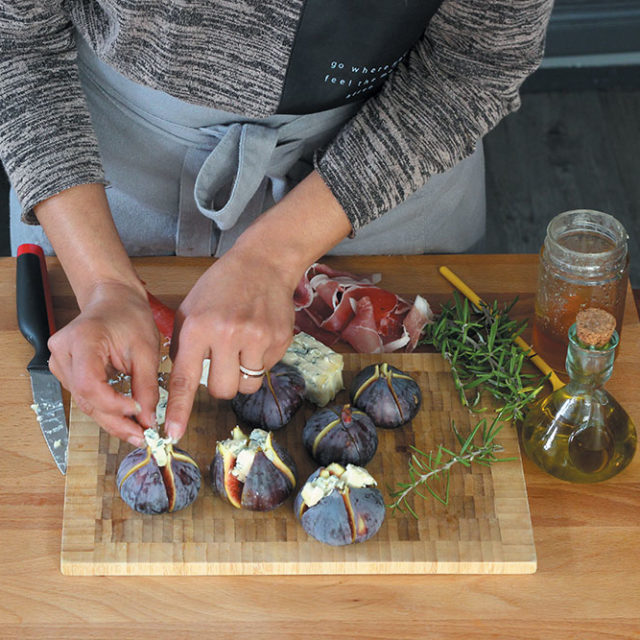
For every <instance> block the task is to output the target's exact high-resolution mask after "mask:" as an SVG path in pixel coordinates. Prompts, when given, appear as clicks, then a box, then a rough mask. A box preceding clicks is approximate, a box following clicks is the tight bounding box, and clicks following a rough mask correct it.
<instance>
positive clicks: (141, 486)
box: [116, 429, 201, 514]
mask: <svg viewBox="0 0 640 640" xmlns="http://www.w3.org/2000/svg"><path fill="white" fill-rule="evenodd" d="M144 435H145V440H146V441H147V447H146V448H140V449H135V450H134V451H132V452H131V453H130V454H129V455H127V456H126V458H124V460H123V461H122V462H121V463H120V467H119V468H118V474H117V476H116V483H117V486H118V491H120V496H121V497H122V499H123V500H124V501H125V502H126V503H127V504H128V505H129V506H130V507H131V508H132V509H134V510H135V511H139V512H141V513H148V514H159V513H167V512H170V511H179V510H180V509H184V508H185V507H187V506H188V505H190V504H191V503H192V502H193V501H194V500H195V499H196V497H197V496H198V491H199V490H200V480H201V474H200V469H198V465H197V464H196V462H195V460H193V458H191V456H190V455H189V454H188V453H186V452H185V451H183V450H182V449H178V448H177V447H175V446H174V445H173V444H172V442H171V441H170V440H169V439H164V438H160V436H159V435H158V433H157V431H154V430H153V429H147V430H146V431H145V433H144Z"/></svg>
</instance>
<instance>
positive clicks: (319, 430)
mask: <svg viewBox="0 0 640 640" xmlns="http://www.w3.org/2000/svg"><path fill="white" fill-rule="evenodd" d="M302 442H303V444H304V446H305V448H306V449H307V451H308V452H309V455H310V456H311V457H312V458H313V459H314V460H315V461H316V462H317V463H318V464H320V465H324V466H326V465H328V464H331V463H332V462H338V463H339V464H342V465H345V464H349V463H350V464H355V465H358V466H361V467H363V466H364V465H366V464H367V463H368V462H369V461H370V460H371V458H373V455H374V454H375V452H376V449H377V448H378V432H377V431H376V425H375V424H374V423H373V420H371V418H370V417H369V416H368V415H367V414H366V413H365V412H364V411H360V409H354V408H352V407H351V405H349V404H345V405H342V406H340V405H333V406H331V407H326V408H325V409H321V410H320V411H316V413H314V414H313V415H312V416H311V417H310V418H309V420H307V422H306V424H305V425H304V428H303V430H302Z"/></svg>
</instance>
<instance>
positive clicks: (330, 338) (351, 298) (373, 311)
mask: <svg viewBox="0 0 640 640" xmlns="http://www.w3.org/2000/svg"><path fill="white" fill-rule="evenodd" d="M380 279H381V278H380V274H372V275H368V276H356V275H354V274H352V273H348V272H345V271H336V270H334V269H331V268H330V267H328V266H326V265H323V264H321V263H316V264H313V265H311V267H309V269H308V270H307V272H306V273H305V275H304V276H303V277H302V279H301V280H300V282H299V284H298V287H297V288H296V291H295V294H294V304H295V310H296V321H295V327H296V330H297V331H304V332H305V333H308V334H310V335H312V336H313V337H314V338H316V339H318V340H320V341H321V342H323V343H324V344H326V345H327V346H333V345H334V344H335V343H336V342H338V341H339V340H342V341H344V342H347V343H348V344H350V345H351V346H352V347H353V348H354V349H355V350H356V351H357V352H359V353H385V352H390V351H397V350H399V349H403V348H404V350H405V351H413V350H414V349H415V348H416V345H417V343H418V340H419V339H420V335H421V334H422V330H423V329H424V327H425V325H427V324H428V323H430V322H433V313H432V311H431V308H430V307H429V303H428V302H427V301H426V300H425V299H424V298H423V297H422V296H416V299H415V300H414V301H413V302H409V301H408V300H405V299H403V298H401V297H400V296H398V295H396V294H395V293H392V292H391V291H387V290H385V289H382V288H380V287H378V286H376V284H377V283H378V282H379V281H380Z"/></svg>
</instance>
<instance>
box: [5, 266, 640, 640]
mask: <svg viewBox="0 0 640 640" xmlns="http://www.w3.org/2000/svg"><path fill="white" fill-rule="evenodd" d="M331 263H332V264H333V265H334V266H336V267H339V268H345V269H352V270H354V271H357V272H359V273H366V272H371V271H379V272H381V273H382V274H383V280H382V284H383V286H386V287H387V288H389V289H391V290H394V291H397V292H398V293H405V294H411V293H416V292H419V293H421V294H423V295H425V296H427V298H428V299H429V300H432V301H434V302H440V301H442V300H444V299H447V298H449V297H450V296H451V287H450V285H449V284H448V283H447V282H446V281H444V280H443V279H442V278H441V277H440V276H439V274H438V271H437V269H438V266H440V265H443V264H444V265H447V266H449V267H450V268H451V269H452V270H453V271H454V272H455V273H456V274H458V275H459V276H460V277H461V278H463V279H464V280H465V281H466V282H467V283H468V284H469V285H470V286H471V287H472V288H474V289H475V290H476V291H477V293H478V294H479V295H481V296H482V297H484V298H485V299H487V300H492V299H494V298H496V297H497V298H500V299H502V300H508V299H512V298H513V297H514V296H515V295H516V294H519V295H520V298H519V302H518V304H517V305H516V307H515V309H514V315H515V316H517V317H519V318H530V317H531V314H532V308H533V307H532V302H533V293H534V291H535V286H536V265H537V257H536V256H535V255H519V256H517V255H506V256H501V255H487V256H468V255H460V256H413V257H403V256H397V257H384V256H381V257H373V258H359V259H349V258H341V259H334V260H332V261H331ZM48 264H49V269H50V276H51V277H50V280H51V283H52V287H53V294H54V295H53V300H54V306H55V309H56V319H57V322H58V325H61V324H62V323H64V322H68V321H69V320H70V319H71V318H72V317H74V315H75V314H76V313H77V310H76V306H75V303H74V301H73V296H72V294H71V291H70V288H69V285H68V283H67V281H66V278H65V277H64V274H63V273H62V270H61V269H60V266H59V264H58V262H57V261H56V260H53V259H52V260H49V261H48ZM135 264H136V266H137V268H138V272H139V274H140V276H141V277H142V278H143V279H144V280H145V281H146V282H147V283H148V285H149V288H150V289H151V290H152V291H154V292H155V293H156V294H157V295H158V296H159V297H160V298H161V299H162V300H164V301H165V302H167V303H169V304H177V303H178V302H179V300H180V299H181V298H182V296H184V294H185V292H186V291H187V290H188V288H189V287H190V286H191V285H193V283H194V282H195V281H196V279H197V278H198V276H199V275H200V274H201V273H202V272H203V271H204V270H205V269H206V268H207V266H208V265H209V264H210V261H208V260H199V259H195V260H187V259H176V258H160V259H141V260H136V262H135ZM0 353H2V356H3V365H4V366H3V367H2V369H1V370H0V403H1V406H2V418H3V425H2V434H3V438H2V441H1V444H0V453H1V455H2V464H0V594H1V596H2V597H1V599H0V630H1V631H0V637H2V638H3V639H4V638H7V639H14V638H15V639H20V640H22V639H27V640H29V639H32V638H33V639H35V638H59V639H65V640H66V639H83V640H89V639H98V638H101V639H102V638H109V639H115V638H122V639H130V638H132V637H136V638H141V637H142V638H145V637H153V638H162V639H165V638H167V639H171V640H175V639H176V638H181V639H182V638H189V639H190V638H194V639H196V638H203V637H204V638H207V637H211V636H212V635H215V637H216V638H223V639H225V640H226V639H227V638H233V639H234V640H237V639H238V638H249V639H251V640H264V639H267V638H269V639H271V638H277V639H278V640H299V639H300V638H316V637H318V638H331V639H332V640H334V639H335V640H352V639H353V638H363V639H366V640H398V639H402V640H408V639H414V638H415V639H420V640H422V639H431V638H433V639H440V638H446V639H454V638H455V639H457V638H471V639H474V640H476V639H478V640H479V639H486V638H496V639H500V640H502V639H509V640H511V639H513V640H533V639H543V638H544V639H548V638H554V639H558V640H564V639H576V638H579V639H580V640H612V639H616V640H630V639H635V638H640V608H639V607H638V599H639V598H638V594H640V554H638V540H640V456H637V455H636V457H635V459H634V460H633V462H632V463H631V465H630V466H629V467H628V468H627V469H626V470H625V471H624V472H623V473H621V474H620V475H618V476H616V477H615V478H613V479H611V480H609V481H607V482H605V483H601V484H595V485H575V484H568V483H564V482H561V481H558V480H555V479H554V478H552V477H550V476H548V475H546V474H544V473H543V472H541V471H540V470H538V468H537V467H536V466H535V465H533V464H532V463H531V462H529V461H528V460H527V459H524V460H523V468H524V475H525V480H526V485H527V493H528V497H529V507H530V512H531V521H532V524H533V534H534V541H535V546H536V554H537V560H538V568H537V571H536V572H535V573H533V574H530V575H422V576H421V575H381V576H373V575H360V576H358V575H351V576H347V575H343V576H330V575H324V576H322V575H316V576H305V575H302V576H186V577H183V576H162V577H159V576H156V577H143V576H126V577H113V576H106V577H92V576H88V577H82V576H77V577H67V576H64V575H62V574H61V572H60V546H61V528H62V514H63V501H64V483H65V479H64V477H63V476H62V475H61V474H60V473H59V471H58V470H57V468H56V467H55V464H54V463H53V461H52V459H51V456H50V454H49V451H48V449H47V447H46V444H45V442H44V439H43V437H42V435H41V433H40V431H39V428H38V425H37V423H36V421H35V416H34V414H33V412H32V411H31V409H30V408H29V405H30V404H31V402H32V400H31V389H30V385H29V379H28V376H27V374H26V371H25V367H26V364H27V362H28V361H29V359H30V358H31V354H32V350H31V347H30V346H29V345H28V344H27V343H26V341H25V340H24V339H23V338H22V336H21V335H20V333H19V331H18V328H17V323H16V316H15V261H14V260H13V259H11V258H6V259H2V260H0ZM639 370H640V322H639V321H638V315H637V313H636V311H635V309H634V306H633V304H632V300H631V296H629V297H628V300H627V312H626V315H625V326H624V329H623V332H622V342H621V350H620V354H619V357H618V358H617V360H616V363H615V367H614V373H613V376H612V378H611V380H610V381H609V383H608V384H607V387H608V389H609V390H610V391H611V393H612V394H613V395H614V396H615V397H616V399H617V400H618V401H619V402H620V403H621V404H622V405H623V406H624V407H625V408H626V409H627V411H628V412H629V413H630V415H631V417H632V418H633V419H634V421H635V423H636V425H638V424H639V422H640V383H639V381H638V371H639Z"/></svg>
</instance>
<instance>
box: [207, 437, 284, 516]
mask: <svg viewBox="0 0 640 640" xmlns="http://www.w3.org/2000/svg"><path fill="white" fill-rule="evenodd" d="M210 473H211V484H212V486H213V490H214V491H215V492H216V493H218V494H220V496H222V497H223V498H224V499H225V500H226V501H227V502H228V503H229V504H231V505H232V506H234V507H236V508H237V509H249V510H251V511H270V510H271V509H275V508H276V507H279V506H280V505H281V504H282V503H283V502H284V501H285V500H286V499H287V498H288V497H289V496H290V495H291V493H292V492H293V490H294V488H295V486H296V473H297V472H296V466H295V464H294V462H293V460H292V458H291V456H290V455H289V453H288V452H287V451H286V450H285V449H284V448H283V447H281V446H280V445H279V444H277V443H276V442H274V441H273V439H272V434H271V433H270V432H267V431H264V430H262V429H254V430H253V431H252V432H251V434H250V435H249V437H247V436H246V435H245V434H244V433H243V432H242V430H241V429H240V428H239V427H235V428H234V429H233V431H232V432H231V438H229V439H228V440H222V441H220V442H218V443H217V445H216V453H215V456H214V458H213V462H212V463H211V467H210Z"/></svg>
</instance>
